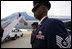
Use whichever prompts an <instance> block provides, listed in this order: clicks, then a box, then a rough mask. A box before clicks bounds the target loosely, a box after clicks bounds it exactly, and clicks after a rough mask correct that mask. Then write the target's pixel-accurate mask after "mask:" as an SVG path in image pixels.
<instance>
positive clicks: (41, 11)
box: [34, 5, 47, 19]
mask: <svg viewBox="0 0 72 49" xmlns="http://www.w3.org/2000/svg"><path fill="white" fill-rule="evenodd" d="M46 10H47V8H46V7H45V6H44V5H41V6H40V7H38V8H36V10H35V11H34V17H35V18H36V19H40V18H41V17H42V15H43V14H44V13H46Z"/></svg>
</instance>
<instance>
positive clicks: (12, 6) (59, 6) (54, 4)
mask: <svg viewBox="0 0 72 49" xmlns="http://www.w3.org/2000/svg"><path fill="white" fill-rule="evenodd" d="M50 3H51V9H50V10H49V11H48V15H55V16H58V17H59V16H66V17H65V18H71V1H50ZM32 8H33V1H1V19H2V18H4V17H7V16H9V15H11V14H13V13H15V12H27V13H28V14H29V15H31V16H34V14H33V13H32ZM67 16H68V17H67Z"/></svg>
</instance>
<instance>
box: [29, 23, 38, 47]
mask: <svg viewBox="0 0 72 49" xmlns="http://www.w3.org/2000/svg"><path fill="white" fill-rule="evenodd" d="M31 26H32V30H33V31H32V34H31V41H30V42H31V45H32V47H33V43H32V42H33V36H34V31H35V30H36V28H37V26H38V22H34V23H33V24H32V25H31Z"/></svg>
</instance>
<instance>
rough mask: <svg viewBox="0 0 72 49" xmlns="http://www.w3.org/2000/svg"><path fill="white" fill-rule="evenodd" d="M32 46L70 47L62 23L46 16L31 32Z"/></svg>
mask: <svg viewBox="0 0 72 49" xmlns="http://www.w3.org/2000/svg"><path fill="white" fill-rule="evenodd" d="M31 44H32V48H70V41H69V37H68V33H67V30H66V28H65V26H64V23H63V22H61V21H60V20H56V19H51V18H48V17H46V18H45V19H44V20H43V21H42V22H41V25H39V26H38V27H37V29H36V30H35V31H34V32H33V33H32V36H31Z"/></svg>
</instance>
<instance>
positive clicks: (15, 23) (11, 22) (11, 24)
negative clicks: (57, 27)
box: [1, 12, 71, 42]
mask: <svg viewBox="0 0 72 49" xmlns="http://www.w3.org/2000/svg"><path fill="white" fill-rule="evenodd" d="M12 17H13V15H12ZM55 19H59V20H61V21H63V22H64V24H65V26H66V29H67V31H68V32H69V33H71V19H65V18H55ZM33 22H39V21H38V20H37V19H35V17H32V16H29V15H28V14H27V13H26V12H18V15H17V16H15V17H13V18H8V19H7V20H5V21H3V20H1V27H2V28H3V29H4V32H3V37H2V42H3V41H4V40H5V38H6V37H7V36H8V35H9V34H10V33H11V31H12V29H13V28H17V29H31V24H32V23H33Z"/></svg>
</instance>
